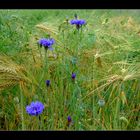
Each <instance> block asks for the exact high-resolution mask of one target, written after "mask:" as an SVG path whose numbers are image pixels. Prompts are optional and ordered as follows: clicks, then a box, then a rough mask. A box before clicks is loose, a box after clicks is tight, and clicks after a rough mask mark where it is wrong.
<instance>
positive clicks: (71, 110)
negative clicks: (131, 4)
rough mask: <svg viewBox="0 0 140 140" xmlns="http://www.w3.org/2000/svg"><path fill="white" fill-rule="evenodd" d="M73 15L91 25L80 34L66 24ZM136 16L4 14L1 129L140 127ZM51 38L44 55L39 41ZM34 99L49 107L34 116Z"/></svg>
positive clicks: (0, 62) (0, 60) (104, 12)
mask: <svg viewBox="0 0 140 140" xmlns="http://www.w3.org/2000/svg"><path fill="white" fill-rule="evenodd" d="M75 13H77V15H78V16H79V18H80V19H85V20H86V21H87V24H86V25H85V26H82V28H81V29H80V30H77V29H76V28H75V26H73V25H70V24H69V23H67V21H69V20H71V19H73V18H74V14H75ZM136 13H137V14H136ZM138 13H139V12H138V11H130V12H128V11H121V10H118V11H114V10H112V11H111V10H68V11H66V10H43V11H41V10H34V11H31V10H30V11H29V10H27V11H24V10H23V11H22V10H21V11H18V10H15V11H14V10H13V11H12V10H8V11H2V10H1V11H0V20H1V23H2V24H1V28H0V29H1V32H2V34H1V36H0V37H1V44H0V47H1V56H0V93H1V95H0V101H1V102H0V122H1V124H0V127H1V129H2V130H139V127H140V124H139V123H140V122H139V121H140V120H139V111H140V105H139V99H140V92H139V91H140V80H139V79H140V72H139V69H140V62H139V60H140V49H139V43H140V42H139V31H140V26H139V19H138V18H137V15H138ZM134 14H136V16H134ZM7 17H10V18H7ZM13 17H14V18H17V19H18V22H15V20H14V18H13ZM16 21H17V20H16ZM15 23H16V24H15ZM48 35H50V36H51V37H52V38H54V39H55V44H54V45H53V47H54V51H49V50H48V51H47V54H46V53H45V50H44V48H40V47H38V45H37V41H38V40H39V39H40V38H43V37H47V36H48ZM7 48H8V49H7ZM72 72H74V73H76V78H75V80H72V78H71V74H72ZM46 80H50V81H51V84H50V86H49V87H46V84H45V81H46ZM36 100H39V101H41V102H42V103H43V104H44V106H45V109H44V111H43V113H42V114H41V115H40V116H30V115H28V114H27V112H26V106H27V105H28V104H30V103H31V102H32V101H36ZM101 101H104V102H105V104H103V105H101V103H100V102H101ZM68 116H71V118H72V123H71V125H70V126H69V125H68V120H67V117H68Z"/></svg>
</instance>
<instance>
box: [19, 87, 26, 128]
mask: <svg viewBox="0 0 140 140" xmlns="http://www.w3.org/2000/svg"><path fill="white" fill-rule="evenodd" d="M20 100H21V121H22V130H25V123H24V115H23V112H24V111H23V107H24V106H23V95H22V90H21V89H20Z"/></svg>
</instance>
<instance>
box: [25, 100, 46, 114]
mask: <svg viewBox="0 0 140 140" xmlns="http://www.w3.org/2000/svg"><path fill="white" fill-rule="evenodd" d="M43 110H44V105H43V104H42V103H41V102H39V101H36V102H31V104H30V105H28V106H26V112H27V113H28V114H29V115H31V116H38V115H40V114H41V113H42V112H43Z"/></svg>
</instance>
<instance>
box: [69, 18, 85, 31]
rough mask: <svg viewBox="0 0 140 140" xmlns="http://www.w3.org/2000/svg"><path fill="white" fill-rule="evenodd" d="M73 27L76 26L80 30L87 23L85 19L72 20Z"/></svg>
mask: <svg viewBox="0 0 140 140" xmlns="http://www.w3.org/2000/svg"><path fill="white" fill-rule="evenodd" d="M70 24H71V25H74V24H75V25H76V28H77V29H79V28H80V27H81V26H82V25H84V24H86V21H85V20H84V19H72V20H71V21H70Z"/></svg>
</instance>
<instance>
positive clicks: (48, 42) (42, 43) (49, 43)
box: [38, 38, 55, 50]
mask: <svg viewBox="0 0 140 140" xmlns="http://www.w3.org/2000/svg"><path fill="white" fill-rule="evenodd" d="M54 43H55V40H54V39H53V38H48V39H47V38H42V39H40V40H39V41H38V44H39V45H40V46H43V47H45V49H49V50H53V48H52V45H53V44H54Z"/></svg>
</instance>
